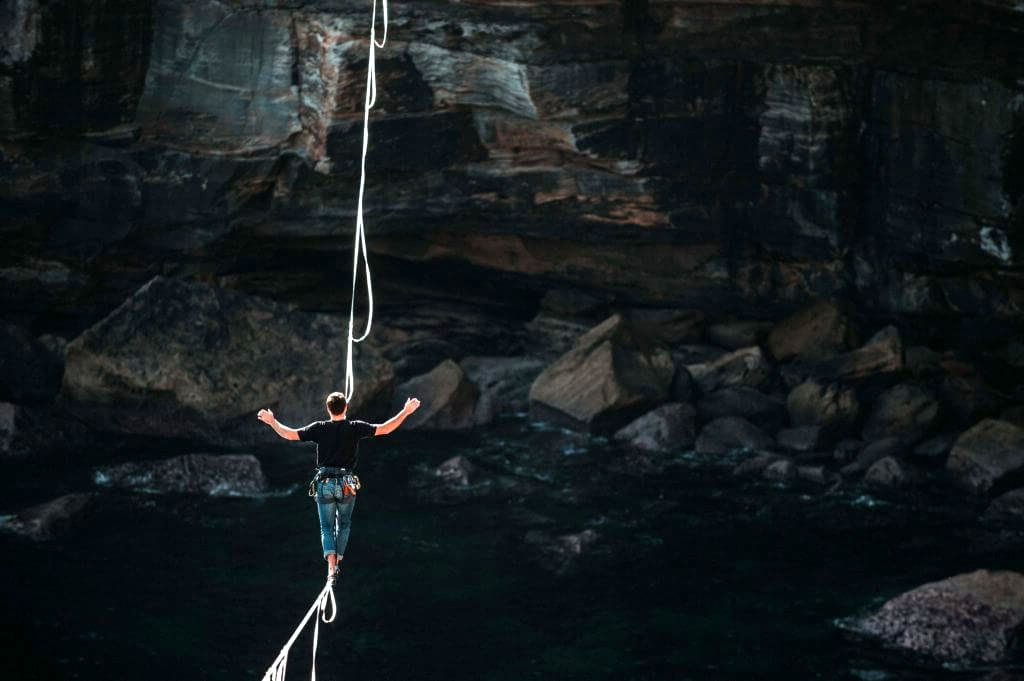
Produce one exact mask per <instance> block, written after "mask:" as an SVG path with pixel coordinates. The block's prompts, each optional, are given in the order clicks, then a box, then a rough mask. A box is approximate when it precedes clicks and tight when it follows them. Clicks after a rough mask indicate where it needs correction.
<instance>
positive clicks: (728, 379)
mask: <svg viewBox="0 0 1024 681" xmlns="http://www.w3.org/2000/svg"><path fill="white" fill-rule="evenodd" d="M686 369H687V370H688V371H689V372H690V375H691V376H693V380H694V381H695V382H696V383H697V386H698V387H699V388H700V390H701V392H702V393H704V394H707V393H710V392H713V391H715V390H718V389H720V388H727V387H729V386H748V387H751V388H758V387H761V386H763V385H766V384H767V383H768V382H769V380H770V379H771V376H772V365H771V363H770V362H769V361H768V359H767V358H766V357H765V356H764V353H763V352H762V351H761V348H759V347H757V346H753V347H749V348H741V349H739V350H735V351H733V352H729V353H726V354H724V355H721V356H720V357H717V358H715V359H713V360H710V361H706V362H698V363H696V364H688V365H687V366H686Z"/></svg>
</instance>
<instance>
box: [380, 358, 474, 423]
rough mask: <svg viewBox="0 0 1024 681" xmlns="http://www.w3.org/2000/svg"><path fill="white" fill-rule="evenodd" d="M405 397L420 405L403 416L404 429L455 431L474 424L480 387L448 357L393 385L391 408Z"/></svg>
mask: <svg viewBox="0 0 1024 681" xmlns="http://www.w3.org/2000/svg"><path fill="white" fill-rule="evenodd" d="M408 397H417V398H419V400H420V402H421V405H422V406H421V407H420V408H419V409H417V410H416V411H415V412H413V414H412V416H410V417H409V418H408V419H406V421H405V424H404V426H405V427H406V428H423V429H425V430H457V429H459V428H469V427H471V426H473V425H475V419H474V417H475V415H476V406H477V400H478V398H479V397H480V389H479V388H477V386H476V384H475V383H473V382H472V381H470V380H469V378H467V377H466V373H465V372H464V371H463V370H462V367H460V366H459V365H458V364H456V363H455V362H454V361H452V360H450V359H446V360H445V361H443V362H441V363H440V364H438V365H437V366H436V367H434V368H433V369H431V370H430V371H428V372H427V373H425V374H422V375H420V376H415V377H413V378H411V379H409V380H408V381H406V382H405V383H402V384H401V385H399V386H398V387H397V388H395V394H394V399H393V403H392V408H393V410H397V409H400V408H401V406H402V404H403V403H404V402H405V400H406V398H408Z"/></svg>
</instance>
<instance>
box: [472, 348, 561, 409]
mask: <svg viewBox="0 0 1024 681" xmlns="http://www.w3.org/2000/svg"><path fill="white" fill-rule="evenodd" d="M459 366H460V367H462V370H463V372H464V373H465V374H466V378H468V379H469V380H470V381H471V382H472V383H473V384H474V385H476V386H477V388H478V389H479V391H480V399H479V400H477V403H476V409H475V411H474V413H473V423H475V424H477V425H483V424H486V423H490V422H491V421H493V420H494V419H495V418H496V417H497V416H499V415H502V414H510V413H515V412H520V411H524V410H526V409H527V408H529V405H530V400H529V396H530V385H531V384H532V383H533V381H534V379H535V378H537V376H538V375H539V374H540V372H541V371H542V370H543V369H544V362H543V361H542V360H540V359H537V358H535V357H466V358H465V359H463V360H462V361H461V362H459Z"/></svg>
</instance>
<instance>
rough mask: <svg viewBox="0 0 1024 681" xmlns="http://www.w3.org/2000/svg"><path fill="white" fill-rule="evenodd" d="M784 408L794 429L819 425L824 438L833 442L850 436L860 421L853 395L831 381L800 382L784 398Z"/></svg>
mask: <svg viewBox="0 0 1024 681" xmlns="http://www.w3.org/2000/svg"><path fill="white" fill-rule="evenodd" d="M786 409H787V410H788V411H789V420H790V422H791V423H792V424H793V425H794V426H797V427H799V426H820V427H821V430H822V434H823V436H825V437H827V438H836V439H837V438H840V437H842V436H844V435H846V434H848V433H850V432H851V431H852V430H853V428H854V426H856V424H857V419H858V418H860V402H859V401H858V400H857V393H856V392H855V391H854V390H853V389H852V388H848V387H844V386H843V385H841V384H839V383H834V382H833V383H825V382H820V381H815V380H809V381H805V382H803V383H801V384H800V385H798V386H796V387H795V388H793V389H792V390H791V391H790V392H789V395H788V396H787V397H786Z"/></svg>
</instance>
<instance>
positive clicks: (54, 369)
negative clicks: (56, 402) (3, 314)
mask: <svg viewBox="0 0 1024 681" xmlns="http://www.w3.org/2000/svg"><path fill="white" fill-rule="evenodd" d="M63 372H64V366H63V358H62V357H61V356H60V355H58V354H56V353H54V352H53V351H51V350H50V349H49V348H48V347H46V345H44V344H43V343H42V342H40V341H39V340H37V339H36V338H34V337H33V336H32V335H31V334H29V333H28V331H27V330H25V329H24V328H22V327H20V326H16V325H14V324H6V323H0V400H9V401H11V402H19V403H47V402H51V401H52V400H53V398H54V397H56V396H57V392H58V391H59V390H60V381H61V375H62V374H63Z"/></svg>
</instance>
